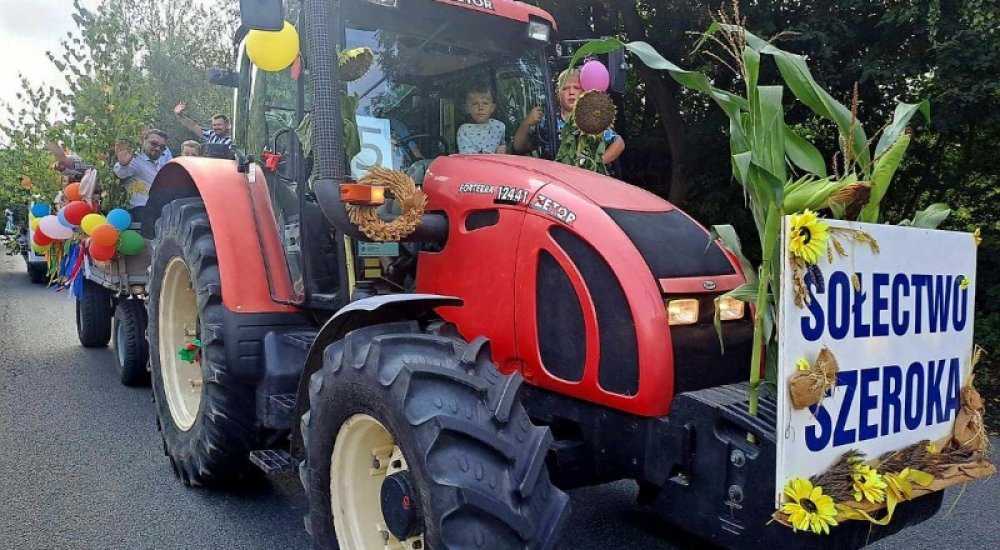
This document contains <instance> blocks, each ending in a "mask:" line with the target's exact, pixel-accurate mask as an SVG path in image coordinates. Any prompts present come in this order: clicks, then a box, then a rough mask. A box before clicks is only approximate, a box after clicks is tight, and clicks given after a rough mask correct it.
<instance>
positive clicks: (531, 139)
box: [514, 69, 625, 164]
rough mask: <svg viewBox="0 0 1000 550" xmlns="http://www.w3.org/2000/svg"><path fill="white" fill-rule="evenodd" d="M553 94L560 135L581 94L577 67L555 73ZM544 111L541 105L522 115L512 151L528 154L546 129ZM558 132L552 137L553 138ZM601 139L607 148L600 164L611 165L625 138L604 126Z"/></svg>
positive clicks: (618, 154) (620, 152) (617, 155)
mask: <svg viewBox="0 0 1000 550" xmlns="http://www.w3.org/2000/svg"><path fill="white" fill-rule="evenodd" d="M556 83H557V85H556V94H557V95H558V96H559V111H560V112H559V115H560V116H559V118H558V119H557V120H556V131H557V132H559V135H561V134H562V129H563V127H564V126H566V122H567V121H568V120H569V118H570V117H571V116H572V115H573V108H574V107H576V100H577V99H579V98H580V96H581V95H583V92H584V90H583V86H582V85H581V84H580V71H579V69H573V70H569V69H567V70H565V71H563V72H561V73H559V78H558V79H557V81H556ZM543 114H544V111H543V110H542V108H541V107H535V108H534V109H532V110H531V111H528V114H527V115H526V116H525V117H524V120H523V121H522V122H521V125H520V126H519V127H518V129H517V132H516V133H515V134H514V153H516V154H519V155H524V154H528V153H530V152H531V151H532V150H533V149H534V148H535V147H536V146H537V144H538V142H539V141H547V140H544V139H541V136H544V133H545V132H546V128H547V124H546V122H545V120H544V118H543ZM559 135H557V136H556V138H557V140H558V138H559ZM604 142H605V143H606V144H607V147H606V148H605V150H604V156H603V158H602V159H601V160H602V161H604V164H611V163H613V162H615V161H616V160H618V157H620V156H621V154H622V153H623V152H624V151H625V140H624V139H622V137H621V136H620V135H618V132H615V131H614V129H612V128H608V129H607V130H605V131H604Z"/></svg>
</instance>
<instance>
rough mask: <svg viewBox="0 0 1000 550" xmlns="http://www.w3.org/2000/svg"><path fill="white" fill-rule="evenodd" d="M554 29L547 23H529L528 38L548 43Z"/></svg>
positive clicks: (530, 21) (534, 21)
mask: <svg viewBox="0 0 1000 550" xmlns="http://www.w3.org/2000/svg"><path fill="white" fill-rule="evenodd" d="M551 31H552V28H551V27H549V24H548V23H546V22H545V21H538V20H534V19H533V20H529V21H528V38H529V39H531V40H536V41H538V42H548V41H549V34H550V33H551Z"/></svg>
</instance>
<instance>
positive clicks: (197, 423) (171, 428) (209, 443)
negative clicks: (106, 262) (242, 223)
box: [147, 198, 255, 485]
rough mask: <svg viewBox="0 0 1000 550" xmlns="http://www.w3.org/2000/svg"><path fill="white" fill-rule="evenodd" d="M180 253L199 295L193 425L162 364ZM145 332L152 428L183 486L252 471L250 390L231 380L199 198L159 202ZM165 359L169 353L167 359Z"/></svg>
mask: <svg viewBox="0 0 1000 550" xmlns="http://www.w3.org/2000/svg"><path fill="white" fill-rule="evenodd" d="M174 258H180V259H181V260H182V261H183V262H184V266H185V268H186V269H187V271H188V274H189V276H190V280H191V282H192V287H193V290H194V292H195V294H196V299H197V322H196V326H197V337H198V339H200V340H201V342H202V346H203V347H202V359H201V361H200V372H201V380H202V382H201V391H202V393H201V402H200V405H199V406H198V409H197V413H196V416H195V417H194V422H193V424H192V425H191V426H190V427H189V428H188V429H186V430H185V429H181V428H180V427H179V426H178V425H177V423H176V422H175V420H174V418H173V416H172V415H171V411H170V405H169V403H168V399H167V396H166V393H165V387H164V379H163V370H162V364H163V360H164V358H167V357H169V356H173V355H176V353H177V351H178V350H177V349H161V348H160V336H161V333H162V329H161V326H160V323H161V319H160V312H161V311H169V310H170V309H169V308H171V304H163V303H161V302H160V299H161V292H162V291H163V288H162V285H163V275H164V272H165V269H166V267H167V264H168V262H170V261H171V260H172V259H174ZM150 274H151V276H150V284H149V319H148V326H149V328H148V331H147V337H148V339H149V349H150V374H151V377H150V378H151V381H152V385H153V398H154V401H155V403H156V416H157V427H158V428H159V429H160V434H161V436H162V438H163V448H164V452H165V453H166V455H167V457H168V458H169V460H170V466H171V468H172V469H173V471H174V474H176V475H177V476H178V477H179V478H180V479H181V481H183V482H184V484H185V485H220V484H228V483H233V482H236V481H239V480H242V479H244V478H246V477H247V476H248V475H249V474H250V470H249V466H250V461H249V455H250V450H251V449H253V448H254V446H253V444H254V439H255V435H254V434H255V432H254V415H255V413H254V401H253V390H252V388H250V387H249V386H247V385H245V384H243V383H241V382H240V381H239V380H237V379H235V377H234V376H233V374H232V372H231V370H230V369H229V368H228V367H227V365H226V355H225V350H224V347H223V331H222V317H223V312H224V310H223V305H222V287H221V283H220V279H219V265H218V258H217V256H216V248H215V239H214V238H213V236H212V227H211V225H210V223H209V219H208V214H207V213H206V211H205V206H204V204H203V203H202V201H201V199H200V198H184V199H177V200H175V201H173V202H171V203H170V204H167V205H166V206H164V207H163V211H162V215H161V217H160V219H159V220H157V222H156V236H155V239H154V240H153V254H152V261H151V267H150ZM168 360H169V359H168Z"/></svg>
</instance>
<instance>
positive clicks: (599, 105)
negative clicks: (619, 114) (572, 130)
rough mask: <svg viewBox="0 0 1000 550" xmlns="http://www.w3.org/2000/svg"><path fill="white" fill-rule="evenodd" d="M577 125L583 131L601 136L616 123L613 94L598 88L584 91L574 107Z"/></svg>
mask: <svg viewBox="0 0 1000 550" xmlns="http://www.w3.org/2000/svg"><path fill="white" fill-rule="evenodd" d="M573 117H574V119H576V127H577V128H579V129H580V131H581V132H583V133H585V134H588V135H591V136H599V135H601V134H603V133H604V131H605V130H607V129H608V128H610V127H611V125H612V124H614V123H615V102H614V101H612V100H611V96H609V95H608V94H606V93H604V92H599V91H597V90H590V91H587V92H584V93H583V95H581V96H580V98H579V99H577V100H576V105H575V106H574V107H573Z"/></svg>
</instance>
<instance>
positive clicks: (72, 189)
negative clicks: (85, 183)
mask: <svg viewBox="0 0 1000 550" xmlns="http://www.w3.org/2000/svg"><path fill="white" fill-rule="evenodd" d="M63 196H64V197H66V198H67V199H69V200H71V201H82V200H83V196H82V195H80V184H79V183H71V184H69V185H67V186H66V189H65V190H63Z"/></svg>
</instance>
